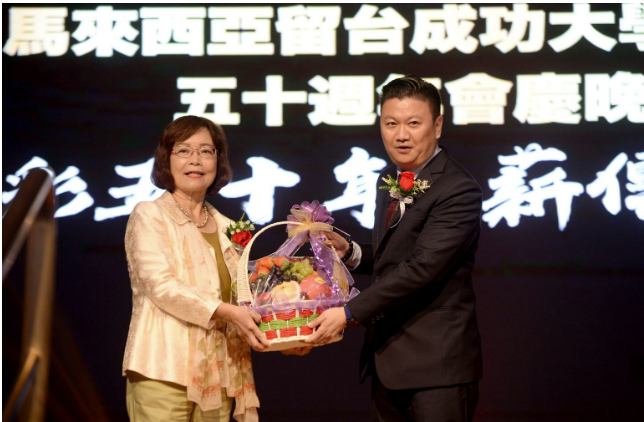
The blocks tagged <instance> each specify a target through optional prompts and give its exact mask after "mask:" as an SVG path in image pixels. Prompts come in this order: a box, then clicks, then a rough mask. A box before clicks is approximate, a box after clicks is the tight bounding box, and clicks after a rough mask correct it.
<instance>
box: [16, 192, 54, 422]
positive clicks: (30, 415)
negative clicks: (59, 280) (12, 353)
mask: <svg viewBox="0 0 644 422" xmlns="http://www.w3.org/2000/svg"><path fill="white" fill-rule="evenodd" d="M53 194H54V191H53V188H52V190H51V191H50V195H53ZM53 204H54V202H53V198H52V199H51V200H50V198H47V200H46V201H45V203H44V204H43V208H42V209H41V212H40V213H39V214H38V218H37V219H36V221H35V222H34V225H33V227H32V228H31V232H30V233H29V238H28V240H27V260H26V262H27V268H26V272H25V313H24V320H25V325H24V333H23V344H22V350H23V353H29V350H30V349H31V350H35V352H36V353H37V354H38V358H39V359H38V372H37V373H36V376H35V378H34V382H33V385H32V388H31V391H30V393H29V396H27V400H26V401H25V403H24V405H23V408H22V410H21V411H20V417H19V419H20V421H25V422H41V421H44V420H45V410H46V407H47V406H46V404H47V403H46V402H47V380H48V374H49V355H50V353H49V352H50V349H51V326H52V324H51V318H52V314H53V312H52V310H53V303H54V277H55V271H56V223H55V220H54V206H53Z"/></svg>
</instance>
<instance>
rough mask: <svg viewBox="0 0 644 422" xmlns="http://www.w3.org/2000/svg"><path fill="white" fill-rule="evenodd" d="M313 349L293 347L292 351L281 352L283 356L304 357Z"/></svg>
mask: <svg viewBox="0 0 644 422" xmlns="http://www.w3.org/2000/svg"><path fill="white" fill-rule="evenodd" d="M311 349H313V346H307V347H294V348H292V349H286V350H282V351H281V352H282V354H283V355H295V356H305V355H308V354H309V352H310V351H311Z"/></svg>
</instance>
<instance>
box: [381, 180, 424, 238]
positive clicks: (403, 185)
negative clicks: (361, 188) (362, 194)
mask: <svg viewBox="0 0 644 422" xmlns="http://www.w3.org/2000/svg"><path fill="white" fill-rule="evenodd" d="M382 181H383V182H385V185H384V186H380V189H385V190H388V191H389V195H390V196H391V197H392V198H394V199H396V200H398V203H399V204H400V219H402V217H403V215H405V208H406V206H407V205H409V206H411V204H413V203H414V199H415V198H418V197H419V196H420V195H422V194H423V193H424V192H425V191H426V190H427V189H429V188H430V187H431V184H430V183H428V182H427V180H415V179H414V173H413V172H411V171H403V172H401V173H400V181H398V180H396V179H394V178H393V177H391V175H390V174H388V175H387V177H386V178H385V177H383V178H382ZM400 219H399V220H398V222H396V224H394V225H393V226H392V227H395V226H396V225H397V224H398V223H399V222H400Z"/></svg>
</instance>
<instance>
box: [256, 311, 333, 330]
mask: <svg viewBox="0 0 644 422" xmlns="http://www.w3.org/2000/svg"><path fill="white" fill-rule="evenodd" d="M319 316H320V314H313V315H311V316H308V317H297V318H293V319H287V320H283V319H276V320H273V321H269V322H263V321H262V322H260V323H259V330H260V331H261V332H262V333H265V332H266V331H269V330H283V329H284V328H299V327H304V326H305V325H306V324H308V323H309V322H311V321H313V320H314V319H316V318H317V317H319Z"/></svg>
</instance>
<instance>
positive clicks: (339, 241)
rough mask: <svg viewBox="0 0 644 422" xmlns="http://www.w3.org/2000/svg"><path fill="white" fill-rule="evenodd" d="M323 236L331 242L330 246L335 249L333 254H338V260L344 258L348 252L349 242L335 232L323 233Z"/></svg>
mask: <svg viewBox="0 0 644 422" xmlns="http://www.w3.org/2000/svg"><path fill="white" fill-rule="evenodd" d="M324 235H325V236H326V238H327V239H329V240H330V241H331V244H332V245H333V247H334V248H335V252H336V253H337V254H338V258H340V259H342V258H344V256H345V255H346V254H347V252H348V251H349V242H347V240H346V239H345V238H344V237H343V236H341V235H340V234H338V233H336V232H324Z"/></svg>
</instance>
